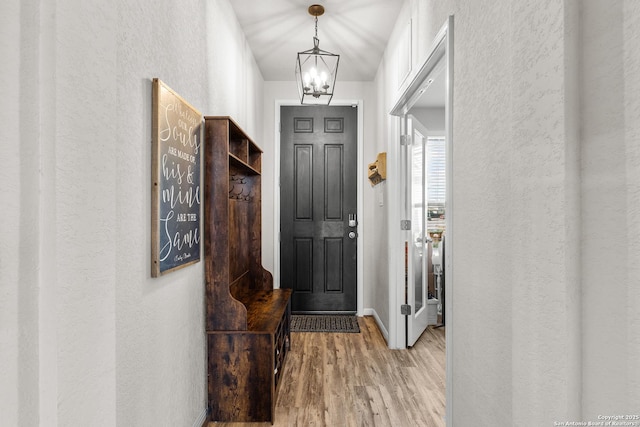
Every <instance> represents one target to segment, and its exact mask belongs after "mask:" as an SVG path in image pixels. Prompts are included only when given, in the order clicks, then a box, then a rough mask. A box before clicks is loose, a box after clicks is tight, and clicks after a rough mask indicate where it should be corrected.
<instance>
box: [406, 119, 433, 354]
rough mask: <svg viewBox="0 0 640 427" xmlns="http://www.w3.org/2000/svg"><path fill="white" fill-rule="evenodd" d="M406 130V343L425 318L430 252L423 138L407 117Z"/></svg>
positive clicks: (416, 334) (415, 336) (412, 340)
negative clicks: (407, 224)
mask: <svg viewBox="0 0 640 427" xmlns="http://www.w3.org/2000/svg"><path fill="white" fill-rule="evenodd" d="M407 130H408V131H409V135H411V138H410V140H409V144H407V152H406V154H407V155H406V156H405V159H406V162H407V164H406V168H405V169H404V170H405V171H406V173H407V175H408V176H407V178H406V181H405V182H406V183H407V189H406V190H407V191H405V195H406V198H407V200H406V203H405V206H406V207H407V210H408V212H407V214H408V217H409V218H410V219H411V225H410V230H407V231H408V232H407V234H406V236H407V241H406V251H405V253H406V256H407V262H406V266H407V274H406V278H407V279H406V280H407V281H406V295H407V305H408V306H409V307H410V308H408V311H410V313H409V314H408V315H407V346H413V345H414V344H415V342H416V341H417V340H418V338H420V335H422V333H423V332H424V331H425V329H426V328H427V326H428V324H429V322H428V304H427V301H428V290H427V288H428V272H429V270H428V264H429V260H430V253H431V241H430V239H429V235H428V233H427V224H426V218H427V198H426V197H427V171H426V167H427V162H426V154H427V145H426V142H427V138H426V137H425V135H424V132H421V130H419V129H418V126H415V123H413V120H412V119H411V118H410V117H409V118H408V119H407Z"/></svg>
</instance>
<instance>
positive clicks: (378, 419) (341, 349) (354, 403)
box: [209, 317, 445, 427]
mask: <svg viewBox="0 0 640 427" xmlns="http://www.w3.org/2000/svg"><path fill="white" fill-rule="evenodd" d="M359 323H360V329H361V333H359V334H343V333H340V334H337V333H309V332H307V333H292V337H291V341H292V346H291V352H290V353H289V355H288V357H287V361H286V366H285V372H284V375H283V383H282V385H281V388H280V391H279V393H278V401H277V404H276V420H275V423H274V426H276V427H281V426H282V427H284V426H290V427H299V426H330V427H342V426H345V427H347V426H348V427H351V426H353V427H363V426H380V427H387V426H389V427H391V426H393V427H396V426H416V427H430V426H438V427H439V426H444V425H445V423H444V414H445V338H444V329H443V328H440V329H433V328H429V329H427V331H426V332H425V333H424V334H423V335H422V337H420V339H419V340H418V342H417V343H416V345H415V346H414V347H413V348H411V349H409V350H389V349H388V348H387V345H386V342H385V341H384V338H383V337H382V335H381V334H380V331H379V330H378V327H377V325H376V323H375V320H374V319H373V317H361V318H359ZM269 425H270V424H269V423H209V427H250V426H269Z"/></svg>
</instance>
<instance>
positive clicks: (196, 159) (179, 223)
mask: <svg viewBox="0 0 640 427" xmlns="http://www.w3.org/2000/svg"><path fill="white" fill-rule="evenodd" d="M202 127H203V126H202V114H201V113H200V111H198V110H197V109H195V108H194V107H192V106H191V105H190V104H189V103H188V102H186V101H185V100H184V99H183V98H182V97H181V96H180V95H178V94H177V93H176V92H174V91H173V90H171V88H169V87H168V86H167V85H166V84H165V83H164V82H162V81H161V80H160V79H157V78H156V79H153V118H152V128H153V129H152V133H153V142H152V145H153V147H152V160H151V171H152V172H151V187H152V188H151V276H153V277H158V276H160V275H163V274H165V273H168V272H170V271H173V270H176V269H179V268H182V267H185V266H187V265H190V264H193V263H196V262H198V261H200V237H201V232H200V200H201V195H202V192H201V190H200V166H201V158H202V156H201V149H200V148H201V143H202Z"/></svg>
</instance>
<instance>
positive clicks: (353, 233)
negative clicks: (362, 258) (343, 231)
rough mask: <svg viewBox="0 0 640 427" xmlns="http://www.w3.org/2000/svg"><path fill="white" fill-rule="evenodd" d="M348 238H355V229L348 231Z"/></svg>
mask: <svg viewBox="0 0 640 427" xmlns="http://www.w3.org/2000/svg"><path fill="white" fill-rule="evenodd" d="M349 238H350V239H355V238H356V233H355V231H350V232H349Z"/></svg>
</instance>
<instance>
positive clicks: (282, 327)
mask: <svg viewBox="0 0 640 427" xmlns="http://www.w3.org/2000/svg"><path fill="white" fill-rule="evenodd" d="M203 149H204V159H205V160H204V167H205V168H204V193H203V194H204V196H203V197H204V201H203V203H204V222H205V224H204V248H205V281H206V304H207V310H206V330H207V351H208V388H209V395H208V399H209V409H210V411H211V419H212V420H213V421H228V422H230V421H244V422H254V421H255V422H258V421H270V422H271V423H273V421H274V413H275V403H276V397H277V390H278V386H279V384H280V379H281V373H282V368H283V364H284V362H285V358H286V354H287V352H288V349H289V343H290V339H291V338H290V337H291V334H290V318H291V307H290V300H291V290H289V289H273V276H272V275H271V273H270V272H269V271H267V270H265V269H264V268H263V267H262V230H261V225H262V215H261V170H262V164H261V161H262V150H260V148H259V147H258V146H257V145H256V144H255V143H254V142H253V141H252V140H251V138H249V137H248V136H247V135H246V134H245V133H244V132H243V131H242V129H241V128H240V126H238V125H237V124H236V123H235V122H234V121H233V120H232V119H231V118H230V117H213V116H205V139H204V143H203Z"/></svg>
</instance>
